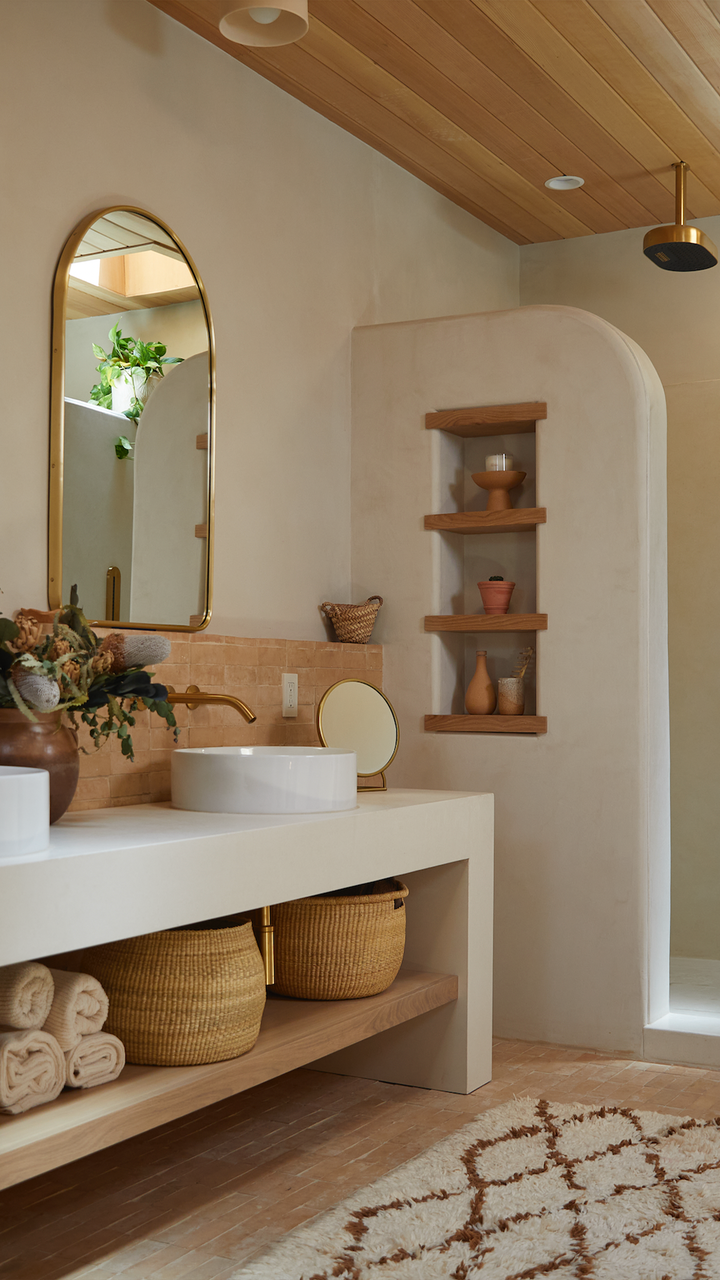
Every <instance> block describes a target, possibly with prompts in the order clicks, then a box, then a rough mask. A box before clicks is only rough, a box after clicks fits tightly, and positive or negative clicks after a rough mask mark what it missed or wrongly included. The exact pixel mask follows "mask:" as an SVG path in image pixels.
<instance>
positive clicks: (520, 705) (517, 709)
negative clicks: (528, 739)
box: [498, 676, 525, 716]
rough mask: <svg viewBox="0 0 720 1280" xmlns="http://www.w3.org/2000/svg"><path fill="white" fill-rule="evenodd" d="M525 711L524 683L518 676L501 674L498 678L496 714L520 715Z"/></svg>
mask: <svg viewBox="0 0 720 1280" xmlns="http://www.w3.org/2000/svg"><path fill="white" fill-rule="evenodd" d="M524 711H525V683H524V681H523V680H522V678H521V677H520V676H503V677H502V678H501V679H500V680H498V714H499V715H501V716H521V715H522V714H523V712H524Z"/></svg>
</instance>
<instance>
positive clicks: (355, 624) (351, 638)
mask: <svg viewBox="0 0 720 1280" xmlns="http://www.w3.org/2000/svg"><path fill="white" fill-rule="evenodd" d="M381 604H382V596H370V597H369V599H367V600H366V601H365V603H364V604H331V603H330V601H329V600H325V602H324V603H323V604H321V605H320V608H321V609H322V611H323V613H324V614H325V616H326V617H327V618H329V619H330V621H331V622H332V624H333V627H334V628H335V635H336V636H337V638H338V640H341V641H342V642H343V644H367V642H368V640H369V639H370V636H371V635H372V629H373V627H374V626H375V619H376V618H377V615H378V609H379V608H380V605H381Z"/></svg>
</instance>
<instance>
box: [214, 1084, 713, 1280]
mask: <svg viewBox="0 0 720 1280" xmlns="http://www.w3.org/2000/svg"><path fill="white" fill-rule="evenodd" d="M446 1277H449V1278H450V1280H472V1278H473V1277H478V1278H479V1280H535V1278H536V1277H538V1278H540V1280H542V1278H544V1277H548V1278H549V1280H569V1278H570V1277H573V1278H575V1277H579V1278H582V1280H715V1278H720V1120H691V1119H683V1118H678V1117H677V1116H667V1115H659V1114H657V1113H656V1112H653V1111H633V1110H631V1109H630V1108H627V1107H600V1108H597V1109H595V1108H593V1107H589V1106H584V1105H582V1104H558V1103H552V1102H543V1101H537V1100H536V1099H532V1098H521V1099H518V1100H516V1101H514V1102H508V1103H505V1104H504V1105H503V1106H501V1107H496V1108H495V1109H494V1110H493V1111H488V1112H486V1113H485V1114H484V1115H481V1116H479V1117H478V1118H477V1119H476V1120H474V1121H473V1122H472V1123H471V1124H469V1125H466V1126H465V1127H464V1128H462V1129H460V1130H459V1131H458V1132H457V1133H456V1134H453V1135H452V1137H450V1138H445V1139H444V1140H443V1141H442V1142H439V1143H438V1144H437V1146H434V1147H431V1148H430V1149H429V1150H428V1151H425V1152H424V1153H423V1154H422V1155H421V1156H417V1157H416V1158H415V1159H414V1160H409V1161H408V1162H407V1164H403V1165H400V1167H399V1168H398V1169H394V1170H393V1172H392V1173H390V1174H387V1175H386V1176H385V1177H383V1178H380V1179H378V1181H377V1182H374V1183H373V1184H372V1185H371V1186H369V1187H364V1188H363V1189H362V1190H361V1191H359V1192H358V1193H357V1194H356V1195H353V1196H350V1197H349V1199H347V1200H344V1201H343V1202H342V1204H340V1205H338V1206H337V1208H335V1209H332V1210H331V1211H330V1212H329V1213H324V1214H321V1215H319V1216H318V1217H317V1218H314V1219H313V1220H312V1222H309V1223H305V1224H304V1225H303V1226H302V1227H299V1228H298V1229H296V1230H295V1231H292V1232H290V1234H289V1235H286V1236H285V1237H284V1238H283V1239H282V1240H280V1241H279V1242H278V1243H277V1244H276V1245H274V1246H273V1247H272V1248H270V1249H269V1250H268V1251H266V1252H265V1253H264V1254H263V1255H262V1256H261V1257H259V1258H257V1259H255V1260H254V1261H252V1262H249V1263H246V1264H245V1266H244V1267H241V1268H240V1270H239V1271H237V1272H236V1273H235V1280H441V1278H442V1280H445V1278H446Z"/></svg>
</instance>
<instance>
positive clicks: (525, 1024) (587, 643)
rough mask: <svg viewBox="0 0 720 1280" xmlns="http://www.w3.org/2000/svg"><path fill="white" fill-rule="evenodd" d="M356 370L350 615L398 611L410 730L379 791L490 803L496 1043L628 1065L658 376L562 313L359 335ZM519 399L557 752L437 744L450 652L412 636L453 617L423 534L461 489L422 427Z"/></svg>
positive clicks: (663, 696)
mask: <svg viewBox="0 0 720 1280" xmlns="http://www.w3.org/2000/svg"><path fill="white" fill-rule="evenodd" d="M353 363H354V379H353V383H354V391H353V402H354V430H353V527H354V536H353V579H354V595H355V597H356V598H363V597H364V596H365V595H367V594H368V593H369V592H370V591H371V590H372V591H377V592H379V593H380V594H381V595H383V596H384V597H385V598H386V601H387V603H386V605H385V606H384V607H383V609H382V610H381V611H380V614H379V617H378V622H377V624H376V628H375V632H374V637H375V638H377V640H378V641H380V642H382V643H383V644H384V645H385V651H384V688H385V689H386V690H387V692H388V695H389V697H390V699H391V701H392V702H393V704H394V705H395V707H396V709H397V711H398V715H399V719H400V724H401V727H402V737H401V743H400V749H399V751H398V755H397V757H396V760H395V761H394V763H393V764H392V766H391V768H390V771H389V782H390V785H391V786H403V785H405V786H424V787H451V788H464V789H467V790H470V791H493V792H494V793H495V797H496V815H497V818H496V828H495V830H496V862H495V866H496V899H495V966H496V977H495V999H496V1005H495V1009H496V1030H497V1032H498V1034H500V1035H507V1036H518V1037H520V1038H522V1039H527V1040H548V1041H552V1042H555V1043H561V1044H581V1045H582V1044H585V1045H593V1046H596V1047H598V1048H602V1049H606V1050H626V1051H634V1052H637V1051H638V1050H640V1049H641V1045H642V1029H643V1024H644V1023H645V1022H646V1021H647V1020H648V1019H651V1018H657V1017H660V1016H662V1015H663V1014H664V1013H665V1012H666V1011H667V999H668V930H669V918H668V908H669V813H668V768H669V763H668V724H667V659H666V655H667V645H666V580H665V546H666V532H665V405H664V397H663V393H662V388H661V386H660V383H659V380H658V378H657V375H656V374H655V372H654V370H653V368H652V366H651V364H650V362H649V361H648V360H647V357H646V356H645V355H644V354H643V352H642V351H640V350H639V349H638V348H637V347H636V346H635V344H634V343H632V342H631V341H629V340H628V339H627V338H626V337H625V336H624V335H623V334H621V333H619V332H618V331H617V330H616V329H614V328H612V327H611V326H610V325H608V324H606V323H605V322H604V321H602V320H599V319H598V318H597V317H595V316H592V315H589V314H587V313H585V312H581V311H576V310H573V309H569V308H564V307H559V308H555V307H530V308H525V309H520V310H513V311H508V312H499V313H495V314H485V315H476V316H461V317H456V318H454V319H442V320H434V321H433V320H427V321H421V322H411V323H407V324H395V325H384V326H376V327H372V328H363V329H359V330H357V331H356V333H355V336H354V354H353ZM529 400H545V401H547V405H548V416H547V421H545V422H542V423H541V424H540V428H539V432H538V437H537V500H538V504H539V505H540V506H546V507H547V510H548V521H547V524H546V525H541V526H540V527H539V529H538V532H537V539H538V579H537V604H538V608H539V610H540V611H542V612H547V614H548V617H549V623H548V630H547V632H540V633H538V714H540V715H546V716H547V718H548V732H547V734H545V735H543V736H537V737H535V736H527V737H525V736H521V735H510V734H508V735H497V734H485V735H483V734H466V733H441V734H432V733H426V732H424V729H423V719H424V716H425V714H426V713H428V712H435V713H442V712H449V711H450V709H451V707H450V705H449V702H450V698H451V696H452V689H451V687H450V682H449V681H448V680H447V679H446V678H445V670H446V665H447V664H446V662H445V649H444V641H443V639H442V638H441V637H440V636H439V635H426V634H424V632H423V615H425V614H432V613H449V612H451V611H452V610H451V607H450V604H451V600H450V596H451V593H452V592H453V590H454V589H455V588H457V585H458V584H460V585H462V574H461V573H460V572H459V571H458V570H457V567H456V566H455V567H453V566H452V565H448V559H449V558H448V557H445V556H443V554H442V552H441V547H442V545H443V543H444V542H446V541H450V540H451V539H454V540H455V541H456V542H461V541H463V539H462V536H461V535H442V534H439V533H434V532H427V531H426V530H424V528H423V516H424V515H425V514H426V513H427V512H429V511H432V510H441V509H443V504H447V503H448V494H449V492H450V490H451V489H452V488H453V487H455V488H457V470H456V466H455V462H454V460H453V458H451V457H450V456H449V454H448V450H447V448H446V445H447V441H446V440H444V439H443V433H441V432H439V431H438V432H436V431H426V430H425V423H424V415H425V413H426V412H428V411H429V410H438V409H447V408H453V407H458V406H462V405H474V404H508V403H515V402H519V401H520V402H521V401H529ZM506 439H508V440H509V439H511V438H510V437H506ZM518 439H519V437H518ZM454 505H455V506H456V507H457V505H458V504H457V503H455V504H454ZM452 506H453V503H452V501H451V502H450V504H449V505H445V506H444V509H445V510H448V509H452ZM380 513H382V518H381V519H379V518H378V516H379V515H380ZM506 536H507V537H509V538H512V537H518V538H521V537H527V536H528V535H526V534H519V535H506ZM464 541H468V540H467V539H466V540H464ZM478 541H482V539H478ZM498 541H499V539H498ZM471 554H472V553H471ZM518 563H519V562H518ZM476 608H477V611H478V612H479V602H478V604H477V605H476ZM515 639H516V643H517V646H518V647H520V646H521V645H522V644H524V643H525V642H526V640H525V637H524V636H522V635H519V636H517V637H515ZM482 647H484V646H482ZM489 647H490V646H489V645H488V648H489Z"/></svg>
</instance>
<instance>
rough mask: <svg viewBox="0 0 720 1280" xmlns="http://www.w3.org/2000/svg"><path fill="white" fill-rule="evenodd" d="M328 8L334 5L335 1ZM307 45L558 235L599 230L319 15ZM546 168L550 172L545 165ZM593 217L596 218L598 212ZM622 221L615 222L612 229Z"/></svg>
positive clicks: (545, 170)
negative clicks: (319, 17)
mask: <svg viewBox="0 0 720 1280" xmlns="http://www.w3.org/2000/svg"><path fill="white" fill-rule="evenodd" d="M328 7H329V8H330V9H332V4H331V5H330V6H328ZM316 8H319V10H320V12H321V13H323V14H324V13H325V11H326V10H325V8H324V7H323V6H322V5H320V6H316ZM303 49H304V50H305V51H306V52H307V53H308V54H310V55H311V56H312V57H314V58H317V59H318V61H320V62H322V63H323V64H324V65H325V66H326V67H329V68H330V69H331V70H335V71H337V72H338V73H339V74H340V75H342V76H343V77H344V78H345V79H346V80H348V81H349V83H351V84H352V85H354V87H355V88H357V89H359V90H360V91H361V92H363V93H365V94H367V95H368V97H370V98H372V99H374V100H376V101H380V102H382V103H383V105H384V106H385V107H386V108H387V109H388V110H389V111H392V112H393V114H395V115H397V116H398V118H399V119H401V120H404V122H405V123H406V124H408V125H410V126H411V127H412V128H414V129H416V130H417V131H418V132H419V133H421V134H422V136H423V137H425V138H427V139H429V140H431V141H432V142H434V143H435V144H436V146H438V147H440V148H441V149H442V150H444V151H447V153H448V154H449V155H450V156H453V157H454V158H455V159H456V160H459V161H460V163H462V164H464V165H466V166H467V167H468V168H469V169H470V170H471V171H472V172H474V173H482V174H484V175H485V176H486V177H487V178H488V179H489V181H490V182H492V184H493V186H495V187H496V188H497V189H498V190H499V191H502V192H503V193H504V194H505V195H506V196H509V197H510V199H512V200H514V201H515V202H516V203H517V204H518V205H519V206H520V207H521V208H522V209H525V210H526V211H527V212H528V213H531V214H532V215H533V216H534V217H538V218H540V219H541V220H542V221H543V222H544V223H546V224H547V226H549V227H551V228H552V229H553V230H554V231H556V232H557V233H558V235H559V236H564V237H567V236H578V235H588V234H590V232H591V231H594V230H597V226H596V225H592V224H589V222H588V221H587V220H585V219H583V218H582V217H581V216H578V215H575V214H574V213H572V212H571V211H570V210H569V209H567V208H563V207H562V206H561V207H558V205H557V203H556V201H554V200H552V199H551V198H550V193H549V192H548V191H546V189H545V188H544V186H543V184H542V182H540V183H539V185H538V183H533V182H531V181H529V180H528V178H527V177H524V176H522V170H520V172H518V170H517V169H516V168H513V167H512V165H511V164H509V163H506V162H505V160H503V159H502V158H500V157H498V155H497V154H496V153H495V152H494V151H492V150H490V149H489V148H488V147H487V146H485V145H483V144H482V143H480V142H478V141H477V139H476V137H475V136H471V135H470V134H468V133H466V132H465V131H464V130H463V129H461V128H460V127H459V126H458V125H457V124H456V123H455V122H454V121H453V120H451V119H449V118H448V117H447V116H446V115H444V114H443V113H442V111H440V110H437V109H436V107H434V106H431V105H430V104H429V103H428V102H426V101H425V100H424V99H423V98H421V97H420V96H419V95H418V94H416V93H414V92H413V91H412V90H411V89H408V88H407V86H406V85H405V84H403V83H402V82H401V81H400V80H398V79H396V78H395V77H394V76H393V75H391V74H390V73H389V72H387V71H385V70H384V68H383V67H382V66H380V64H379V63H378V62H373V61H372V59H370V58H368V57H365V55H364V54H363V53H361V52H359V50H358V49H357V48H356V47H354V46H353V45H352V44H349V43H348V42H347V41H346V40H343V39H342V38H341V37H340V36H338V35H337V34H336V33H335V31H331V30H330V28H329V27H326V26H324V25H322V24H321V23H320V22H319V21H318V20H317V19H315V20H314V21H313V24H312V28H311V30H310V31H309V32H308V35H307V36H306V38H305V40H304V41H303ZM409 53H410V51H409V50H408V54H409ZM433 101H435V102H437V101H438V98H437V95H433ZM542 172H543V174H544V175H547V172H548V170H547V165H546V164H545V165H544V166H543V170H542ZM594 222H595V223H597V217H595V219H594ZM619 225H620V224H619V223H617V221H616V222H615V227H613V229H616V228H617V227H618V226H619ZM608 229H609V228H608Z"/></svg>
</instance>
